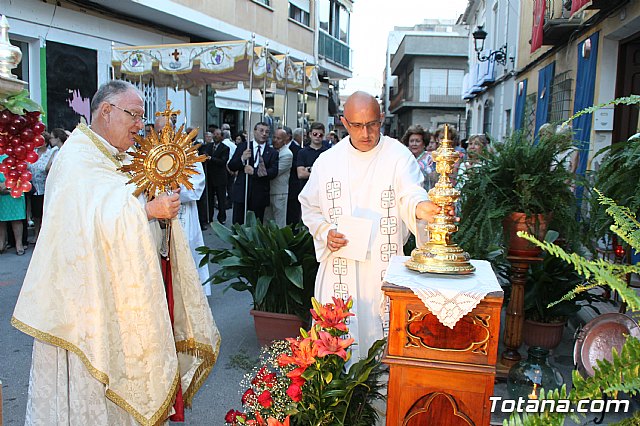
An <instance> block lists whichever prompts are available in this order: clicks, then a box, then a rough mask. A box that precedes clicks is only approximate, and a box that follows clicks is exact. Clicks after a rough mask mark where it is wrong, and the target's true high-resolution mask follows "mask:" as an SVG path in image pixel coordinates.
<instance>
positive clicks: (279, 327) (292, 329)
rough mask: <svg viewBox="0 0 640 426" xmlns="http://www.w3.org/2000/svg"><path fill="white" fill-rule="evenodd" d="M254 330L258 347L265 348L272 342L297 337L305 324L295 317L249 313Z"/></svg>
mask: <svg viewBox="0 0 640 426" xmlns="http://www.w3.org/2000/svg"><path fill="white" fill-rule="evenodd" d="M250 313H251V315H252V316H253V323H254V325H255V328H256V336H257V337H258V343H259V344H260V346H265V345H268V344H270V343H271V342H273V341H274V340H282V339H285V338H287V337H298V336H299V335H300V328H301V327H302V328H306V327H307V325H308V324H307V323H306V322H305V321H303V320H301V319H300V317H298V316H297V315H291V314H275V313H273V312H265V311H256V310H255V309H252V310H251V311H250Z"/></svg>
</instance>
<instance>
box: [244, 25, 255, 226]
mask: <svg viewBox="0 0 640 426" xmlns="http://www.w3.org/2000/svg"><path fill="white" fill-rule="evenodd" d="M255 48H256V34H255V33H253V34H251V60H250V61H249V108H248V109H249V126H248V129H247V135H248V136H249V140H248V141H247V147H248V148H250V149H252V150H253V147H252V144H251V136H250V135H251V107H252V106H253V60H254V57H255ZM247 164H249V160H247V163H246V164H245V166H246V165H247ZM248 195H249V175H248V174H246V173H245V174H244V223H247V198H248Z"/></svg>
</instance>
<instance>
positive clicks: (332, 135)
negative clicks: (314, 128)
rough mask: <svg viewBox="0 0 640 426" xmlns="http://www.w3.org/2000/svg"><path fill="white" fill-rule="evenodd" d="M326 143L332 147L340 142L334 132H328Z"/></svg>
mask: <svg viewBox="0 0 640 426" xmlns="http://www.w3.org/2000/svg"><path fill="white" fill-rule="evenodd" d="M327 141H328V142H329V146H330V147H331V146H334V145H335V144H337V143H338V142H340V138H338V134H337V133H336V132H334V131H331V132H329V137H328V138H327Z"/></svg>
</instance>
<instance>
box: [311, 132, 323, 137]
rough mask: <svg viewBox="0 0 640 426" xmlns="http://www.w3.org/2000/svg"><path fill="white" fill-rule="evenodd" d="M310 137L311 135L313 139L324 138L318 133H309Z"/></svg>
mask: <svg viewBox="0 0 640 426" xmlns="http://www.w3.org/2000/svg"><path fill="white" fill-rule="evenodd" d="M311 135H312V136H313V137H314V138H321V137H323V136H324V133H320V132H311Z"/></svg>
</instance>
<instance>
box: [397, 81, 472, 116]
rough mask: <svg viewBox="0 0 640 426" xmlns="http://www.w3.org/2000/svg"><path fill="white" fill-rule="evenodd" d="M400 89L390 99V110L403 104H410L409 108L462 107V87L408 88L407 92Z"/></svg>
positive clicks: (417, 86) (423, 86) (414, 86)
mask: <svg viewBox="0 0 640 426" xmlns="http://www.w3.org/2000/svg"><path fill="white" fill-rule="evenodd" d="M405 89H406V88H400V89H399V90H398V94H397V95H396V96H393V97H392V98H391V102H390V109H391V110H396V109H398V108H400V107H402V104H404V103H411V104H412V105H411V106H415V107H426V106H430V104H433V105H434V106H460V105H464V101H463V100H462V87H461V86H460V87H429V86H426V85H422V86H421V85H413V86H409V87H408V89H409V90H405Z"/></svg>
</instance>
